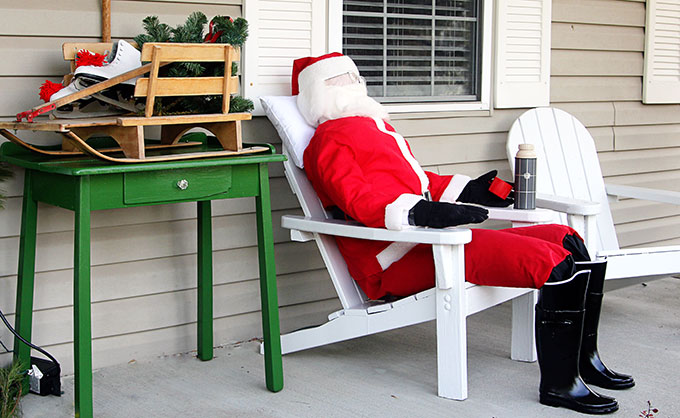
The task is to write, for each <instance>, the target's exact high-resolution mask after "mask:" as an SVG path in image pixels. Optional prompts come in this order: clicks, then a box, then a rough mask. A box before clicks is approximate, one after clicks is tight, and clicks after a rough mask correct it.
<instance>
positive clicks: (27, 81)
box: [0, 0, 680, 373]
mask: <svg viewBox="0 0 680 418" xmlns="http://www.w3.org/2000/svg"><path fill="white" fill-rule="evenodd" d="M315 1H316V0H315ZM241 3H242V2H241V1H210V2H209V3H207V2H206V3H203V2H201V1H198V0H196V1H186V0H184V1H181V2H180V1H118V0H114V1H113V14H112V15H113V22H112V32H113V34H112V35H113V37H114V38H131V37H132V36H134V35H136V34H137V33H139V32H140V31H141V20H142V19H143V18H144V17H145V16H147V15H150V14H156V15H159V17H160V18H161V20H163V21H165V22H168V23H170V24H172V25H175V24H178V23H180V22H182V21H183V20H184V19H185V17H186V16H187V15H188V14H189V13H190V12H191V11H193V10H202V11H203V12H204V13H206V15H208V16H213V15H216V14H225V15H231V16H238V15H240V14H241ZM96 4H97V2H92V1H89V0H87V1H86V0H76V1H73V2H56V3H55V2H53V3H45V2H38V1H24V2H16V1H15V2H10V1H9V0H0V16H2V18H1V19H2V22H3V24H2V25H0V56H1V57H3V58H4V59H3V60H0V92H1V93H0V97H1V98H2V100H0V117H3V118H11V117H12V115H14V114H15V113H17V112H18V111H20V110H25V109H27V108H29V107H31V106H34V105H35V104H37V102H38V98H37V90H38V86H39V85H40V84H41V83H42V82H43V80H44V79H45V78H49V79H51V80H52V81H58V79H59V78H60V76H61V75H62V74H63V73H64V72H65V71H66V65H65V64H64V63H63V62H62V60H61V52H60V45H61V43H63V42H65V41H76V40H77V41H94V40H98V37H99V33H100V27H99V10H98V9H97V7H96ZM552 8H553V23H552V69H551V73H552V77H551V86H552V89H551V98H552V102H553V105H554V106H556V107H559V108H562V109H564V110H567V111H569V112H571V113H573V114H574V115H576V116H577V117H578V118H579V119H580V120H581V121H583V122H584V124H585V125H586V126H587V127H588V129H589V130H590V132H591V133H592V134H593V136H594V138H595V140H596V143H597V148H598V150H599V151H600V160H601V162H602V167H603V170H604V174H605V176H606V177H607V179H608V180H611V181H616V182H620V183H624V184H632V185H644V186H656V187H661V188H666V189H672V190H680V186H678V185H679V184H680V182H679V181H678V180H680V158H678V157H680V105H642V104H641V89H642V63H643V49H644V22H645V4H644V2H642V1H625V0H553V5H552ZM29 16H30V18H29ZM36 19H37V20H36ZM29 22H30V24H29ZM523 111H524V109H507V110H493V111H492V112H491V115H490V116H489V115H488V112H487V113H482V114H480V113H474V112H473V113H438V114H437V113H433V114H423V115H400V116H398V117H396V116H395V118H394V120H393V124H394V125H395V127H396V128H397V130H399V131H400V132H401V133H402V134H404V135H405V136H406V137H407V138H408V139H409V141H410V143H411V145H412V148H413V150H414V152H415V154H416V157H417V158H418V159H419V160H420V161H421V163H422V164H423V165H424V166H425V167H426V168H428V169H430V170H433V171H436V172H439V173H442V174H451V173H456V172H463V173H466V174H469V175H472V176H475V175H478V174H482V173H484V172H486V171H488V170H491V169H494V168H497V169H499V170H500V175H501V176H502V177H504V178H508V177H509V167H508V163H507V161H506V155H505V138H506V134H507V131H508V129H509V128H510V125H511V124H512V122H513V121H514V120H515V118H517V117H518V116H519V115H520V114H521V113H522V112H523ZM244 138H246V140H248V141H253V142H273V143H275V144H276V145H277V146H279V145H280V141H279V139H278V137H277V135H276V132H275V131H274V129H273V127H272V126H271V124H270V123H269V122H268V121H267V120H266V119H265V118H262V117H258V118H255V119H254V120H253V121H251V122H248V123H246V124H245V128H244ZM27 139H29V140H35V141H52V142H54V138H53V137H48V136H39V135H37V134H36V135H29V136H27ZM22 175H23V173H22V172H21V171H20V170H19V171H17V173H16V177H15V178H14V179H13V180H11V181H10V182H8V183H5V184H3V185H2V186H3V188H4V189H5V190H6V191H7V192H8V194H9V196H10V198H9V199H8V200H7V203H6V209H5V210H4V211H2V212H0V309H2V310H3V312H5V313H6V314H9V316H8V318H9V320H10V321H13V319H14V316H13V313H14V303H15V301H14V292H15V288H16V266H17V252H18V242H19V220H20V206H21V194H22V180H21V178H22ZM271 189H272V204H273V210H274V212H273V220H274V225H275V229H274V233H275V237H274V238H275V242H276V245H275V250H276V267H277V273H278V289H279V302H280V305H281V306H282V308H281V318H282V330H283V331H284V332H285V331H290V330H292V329H296V328H300V327H304V326H307V325H312V324H315V323H320V322H322V321H323V319H324V317H325V315H327V314H328V313H329V312H331V311H332V310H334V309H336V308H338V307H339V303H338V301H337V300H336V299H335V298H334V290H333V288H332V285H331V283H330V281H329V280H328V279H327V273H326V271H325V269H324V267H323V263H322V261H321V259H320V257H319V255H318V251H317V250H316V247H315V245H314V244H313V243H305V244H300V243H292V242H290V239H289V237H288V233H287V231H284V230H282V229H281V228H280V227H278V224H279V222H280V217H281V215H283V214H286V213H300V209H299V207H298V205H297V203H296V200H295V197H294V196H293V195H292V193H291V192H290V189H289V187H288V186H287V183H286V181H285V178H284V177H283V172H282V167H281V165H278V164H277V165H273V166H271ZM613 207H614V218H615V221H616V223H617V231H618V233H619V239H620V241H621V245H622V246H635V245H642V244H650V243H651V244H666V243H680V210H678V209H677V208H675V207H673V206H670V205H658V204H649V203H644V202H633V201H623V202H618V203H616V204H614V206H613ZM253 212H254V201H253V200H252V199H237V200H230V201H221V202H215V203H214V205H213V217H214V219H213V225H214V238H213V241H214V244H213V245H214V280H215V301H214V306H215V318H216V319H215V343H216V344H227V343H233V342H236V341H242V340H246V339H250V338H254V337H257V336H259V335H261V330H260V317H259V316H260V314H259V288H258V278H257V277H258V271H257V258H256V246H255V222H254V213H253ZM492 226H493V225H492ZM496 226H502V225H496ZM38 232H39V236H38V261H37V277H36V294H35V314H34V334H33V335H34V341H35V342H36V343H37V344H39V345H42V346H44V347H45V348H47V349H48V351H50V352H51V353H52V354H54V355H55V356H56V357H57V358H58V359H59V360H60V361H62V363H63V368H64V372H65V373H70V372H71V371H72V359H71V357H72V348H73V346H72V335H73V333H72V274H73V271H72V257H73V254H72V245H73V216H72V213H71V212H69V211H66V210H63V209H59V208H53V207H48V206H46V205H41V206H40V210H39V223H38ZM92 237H93V244H92V282H93V285H92V299H93V306H92V312H93V336H94V338H95V340H94V342H93V350H94V356H93V360H94V367H95V368H99V367H103V366H107V365H111V364H117V363H123V362H127V361H130V360H132V359H137V360H139V359H143V358H145V357H150V356H157V355H162V354H172V353H178V352H184V351H189V350H192V349H194V348H195V318H196V314H195V310H196V295H195V270H196V265H195V252H196V233H195V208H194V206H193V205H192V204H175V205H161V206H154V207H143V208H131V209H118V210H109V211H99V212H95V213H93V216H92ZM0 339H1V340H2V341H3V342H5V344H8V343H9V345H10V347H11V343H12V338H10V334H9V333H8V332H7V331H6V330H5V329H4V327H0ZM9 361H10V356H9V355H8V354H0V364H5V363H7V362H9Z"/></svg>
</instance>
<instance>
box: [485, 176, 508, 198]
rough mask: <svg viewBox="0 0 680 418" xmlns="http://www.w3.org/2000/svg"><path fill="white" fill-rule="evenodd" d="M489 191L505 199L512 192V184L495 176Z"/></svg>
mask: <svg viewBox="0 0 680 418" xmlns="http://www.w3.org/2000/svg"><path fill="white" fill-rule="evenodd" d="M489 191H490V192H491V193H493V194H495V195H496V196H498V197H500V198H501V199H505V198H506V197H508V195H509V194H510V191H512V185H511V184H509V183H506V182H504V181H503V180H501V179H499V178H498V177H494V179H493V181H492V182H491V187H489Z"/></svg>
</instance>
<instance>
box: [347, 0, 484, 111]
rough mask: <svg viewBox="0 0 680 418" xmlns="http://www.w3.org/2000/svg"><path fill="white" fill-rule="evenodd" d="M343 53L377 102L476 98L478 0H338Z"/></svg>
mask: <svg viewBox="0 0 680 418" xmlns="http://www.w3.org/2000/svg"><path fill="white" fill-rule="evenodd" d="M342 3H343V29H342V42H343V53H344V54H345V55H348V56H350V57H351V58H352V59H353V60H354V62H355V63H356V64H357V66H358V67H359V71H360V72H361V75H362V76H363V77H364V78H365V79H366V84H367V86H368V92H369V94H370V95H371V96H372V97H374V98H376V99H378V100H380V101H382V102H413V101H420V102H422V101H471V100H479V91H480V85H479V83H480V71H481V70H480V68H481V65H480V64H481V63H480V59H481V58H480V57H481V55H480V52H481V47H480V46H479V45H480V42H481V20H480V16H481V10H480V9H481V4H480V3H481V1H480V0H343V2H342Z"/></svg>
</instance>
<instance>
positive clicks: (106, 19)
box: [102, 0, 111, 42]
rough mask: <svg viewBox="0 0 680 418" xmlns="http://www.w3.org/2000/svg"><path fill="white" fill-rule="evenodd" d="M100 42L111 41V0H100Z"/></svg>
mask: <svg viewBox="0 0 680 418" xmlns="http://www.w3.org/2000/svg"><path fill="white" fill-rule="evenodd" d="M102 42H111V0H102Z"/></svg>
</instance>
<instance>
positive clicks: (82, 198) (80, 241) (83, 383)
mask: <svg viewBox="0 0 680 418" xmlns="http://www.w3.org/2000/svg"><path fill="white" fill-rule="evenodd" d="M90 303H91V296H90V177H89V176H83V177H80V178H79V179H78V181H77V188H76V208H75V243H74V248H73V330H74V335H73V338H74V340H73V352H74V365H75V404H76V405H75V407H76V417H81V418H84V417H88V418H89V417H92V415H93V409H92V327H91V306H90Z"/></svg>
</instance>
